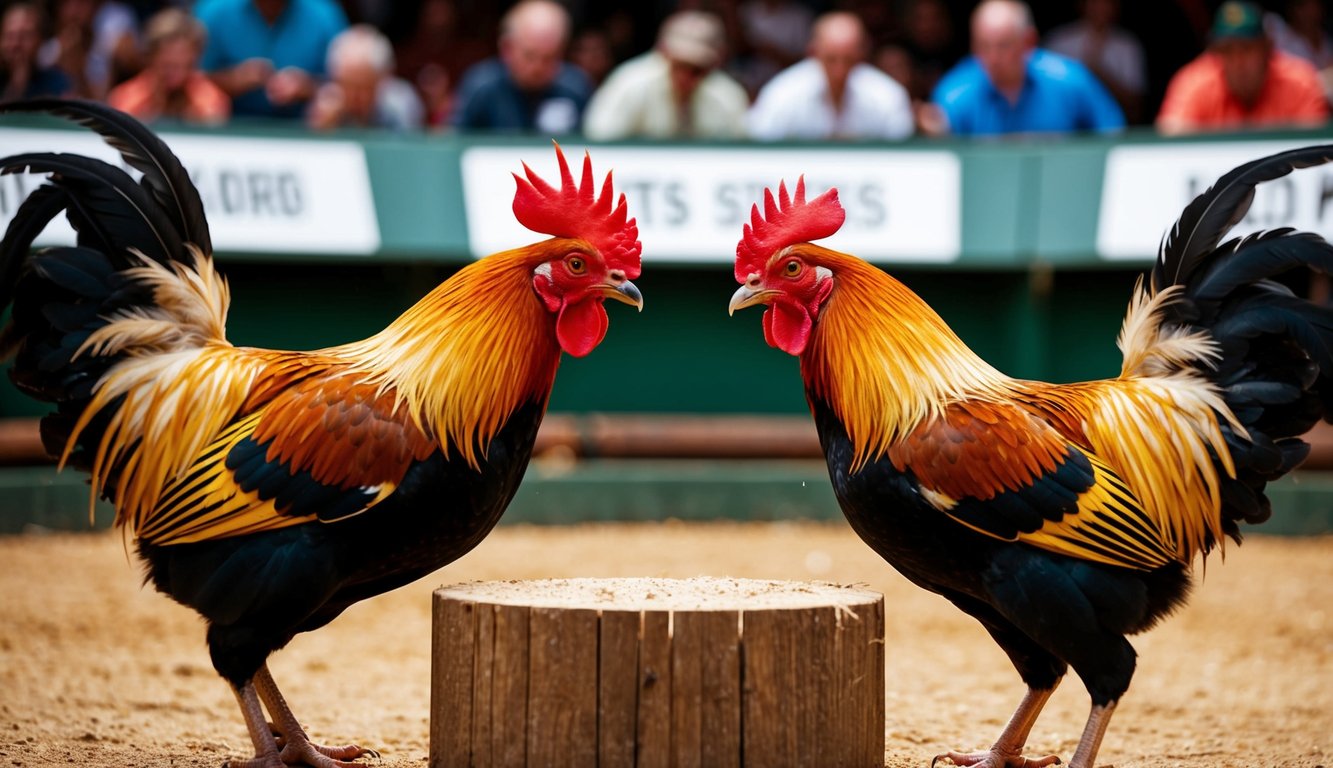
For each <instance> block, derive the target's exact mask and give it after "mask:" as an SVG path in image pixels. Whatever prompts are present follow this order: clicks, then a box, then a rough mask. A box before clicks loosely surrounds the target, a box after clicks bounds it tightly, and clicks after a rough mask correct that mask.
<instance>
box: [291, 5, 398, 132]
mask: <svg viewBox="0 0 1333 768" xmlns="http://www.w3.org/2000/svg"><path fill="white" fill-rule="evenodd" d="M393 70H394V56H393V45H392V44H390V43H389V39H388V38H386V37H385V36H384V35H383V34H381V33H380V32H379V30H377V29H375V28H374V27H372V26H370V25H369V24H357V25H355V26H352V27H349V28H347V29H346V30H344V31H343V32H341V33H340V34H339V35H338V36H337V37H335V38H333V41H332V42H331V43H329V54H328V73H329V81H328V82H327V83H324V84H323V85H321V86H320V87H319V90H318V91H316V92H315V98H314V100H313V101H312V102H311V105H310V110H309V112H308V113H307V115H306V122H307V123H308V124H309V125H310V127H312V128H314V129H316V130H330V129H333V128H339V127H344V126H347V127H355V128H386V129H389V130H394V131H412V130H417V129H419V128H420V127H421V124H422V119H423V114H424V110H423V108H422V106H421V99H420V98H418V97H417V94H416V91H415V90H414V89H413V88H412V86H411V85H410V84H409V83H408V82H407V81H405V80H400V79H399V78H396V77H394V76H393Z"/></svg>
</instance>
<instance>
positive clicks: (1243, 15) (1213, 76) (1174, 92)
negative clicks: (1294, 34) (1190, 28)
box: [1157, 0, 1328, 134]
mask: <svg viewBox="0 0 1333 768" xmlns="http://www.w3.org/2000/svg"><path fill="white" fill-rule="evenodd" d="M1327 119H1328V104H1327V102H1326V101H1325V100H1324V92H1323V88H1322V86H1321V84H1320V81H1319V75H1318V73H1317V72H1316V71H1315V69H1314V66H1313V65H1311V64H1310V62H1308V61H1305V60H1304V59H1299V58H1296V57H1295V56H1291V55H1289V54H1286V53H1283V52H1281V51H1278V50H1275V49H1274V48H1273V44H1272V41H1270V40H1269V39H1268V35H1267V34H1266V33H1265V32H1264V26H1263V19H1262V16H1261V12H1260V10H1259V8H1258V6H1256V5H1254V4H1253V3H1248V2H1239V0H1228V2H1225V3H1223V4H1222V5H1221V6H1219V7H1218V9H1217V14H1216V16H1215V18H1214V21H1213V31H1212V42H1211V43H1210V44H1209V46H1208V50H1206V51H1204V52H1203V54H1201V55H1200V56H1199V57H1198V58H1197V59H1195V60H1194V61H1192V62H1190V63H1189V64H1186V65H1185V66H1184V67H1183V68H1182V69H1181V70H1180V71H1179V72H1177V73H1176V75H1175V77H1173V78H1171V84H1170V85H1168V86H1167V90H1166V98H1165V99H1163V101H1162V109H1161V111H1160V112H1159V113H1158V114H1157V128H1158V130H1159V131H1161V132H1162V133H1166V134H1178V133H1190V132H1194V131H1205V130H1228V129H1237V128H1243V127H1258V126H1277V125H1304V126H1314V125H1321V124H1322V123H1324V121H1325V120H1327Z"/></svg>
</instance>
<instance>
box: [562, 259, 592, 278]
mask: <svg viewBox="0 0 1333 768" xmlns="http://www.w3.org/2000/svg"><path fill="white" fill-rule="evenodd" d="M565 266H567V267H569V271H570V272H573V273H574V274H576V275H581V274H583V273H584V271H586V270H587V269H588V264H587V262H585V261H584V260H583V259H581V258H579V257H578V256H570V257H569V258H568V259H565Z"/></svg>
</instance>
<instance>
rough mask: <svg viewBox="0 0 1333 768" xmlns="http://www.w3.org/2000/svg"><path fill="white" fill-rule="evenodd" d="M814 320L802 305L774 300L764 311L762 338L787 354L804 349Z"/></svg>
mask: <svg viewBox="0 0 1333 768" xmlns="http://www.w3.org/2000/svg"><path fill="white" fill-rule="evenodd" d="M813 326H814V321H813V320H811V319H810V313H809V312H807V311H805V308H804V307H800V306H794V305H792V304H787V303H785V302H774V303H773V304H771V305H769V307H768V310H767V311H766V312H764V339H765V340H766V341H767V342H768V343H769V346H773V347H777V348H778V349H780V350H782V351H783V352H786V353H787V354H789V355H799V354H801V353H802V352H804V351H805V344H806V342H807V341H809V340H810V329H811V328H812V327H813Z"/></svg>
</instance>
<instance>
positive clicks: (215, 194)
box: [0, 128, 380, 255]
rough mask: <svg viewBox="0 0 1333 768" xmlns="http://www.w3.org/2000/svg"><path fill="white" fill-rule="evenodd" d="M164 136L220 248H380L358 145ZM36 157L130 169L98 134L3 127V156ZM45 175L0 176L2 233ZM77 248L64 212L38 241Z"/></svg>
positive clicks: (367, 176) (0, 152)
mask: <svg viewBox="0 0 1333 768" xmlns="http://www.w3.org/2000/svg"><path fill="white" fill-rule="evenodd" d="M162 139H163V140H164V141H166V143H167V146H169V147H170V148H171V150H172V151H173V152H175V153H176V156H177V157H179V158H180V159H181V162H182V163H184V165H185V167H186V168H187V169H188V170H189V172H190V177H191V178H192V179H194V183H195V186H196V187H198V189H199V195H200V197H201V198H202V199H203V201H204V211H205V213H206V215H207V217H208V225H209V231H210V233H211V234H212V237H213V247H214V249H215V250H217V251H248V252H262V253H284V252H286V253H315V254H326V253H327V254H358V255H360V254H371V253H374V252H375V251H377V250H379V247H380V232H379V223H378V221H377V220H376V218H375V204H374V199H373V197H372V196H371V191H370V174H369V172H368V171H367V169H366V156H365V151H364V150H363V149H362V148H361V146H360V145H359V144H356V143H353V142H347V141H313V140H303V139H262V138H240V137H229V136H228V137H224V136H205V135H194V134H162ZM29 152H70V153H76V154H80V155H87V156H90V157H96V158H99V159H102V160H106V161H108V162H111V163H113V164H115V165H119V166H121V167H125V166H124V164H123V163H122V162H121V161H120V158H119V155H117V153H116V151H115V150H113V149H111V148H110V147H109V146H107V145H106V144H105V143H104V142H103V141H102V140H101V138H100V137H99V136H97V135H95V134H93V133H76V132H72V131H41V130H28V129H16V128H0V157H3V156H9V155H13V154H19V153H29ZM126 170H129V169H128V168H126ZM131 175H132V176H134V177H135V178H138V176H139V174H138V173H137V172H133V171H131ZM43 179H44V176H40V175H27V174H25V175H14V176H4V177H0V228H3V227H7V226H9V220H10V219H11V218H13V216H14V211H15V210H16V209H17V208H18V206H19V204H20V203H22V201H23V199H24V198H25V197H27V195H28V193H30V192H31V191H32V190H34V189H36V188H37V187H38V186H40V185H41V183H42V182H43ZM73 242H74V233H73V231H72V230H71V229H70V227H69V225H68V224H67V223H65V219H64V216H60V217H58V218H57V220H56V222H53V223H52V225H51V226H50V227H48V228H47V230H46V232H44V233H43V234H42V236H41V238H39V240H38V243H39V244H40V245H55V244H70V243H73Z"/></svg>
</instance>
